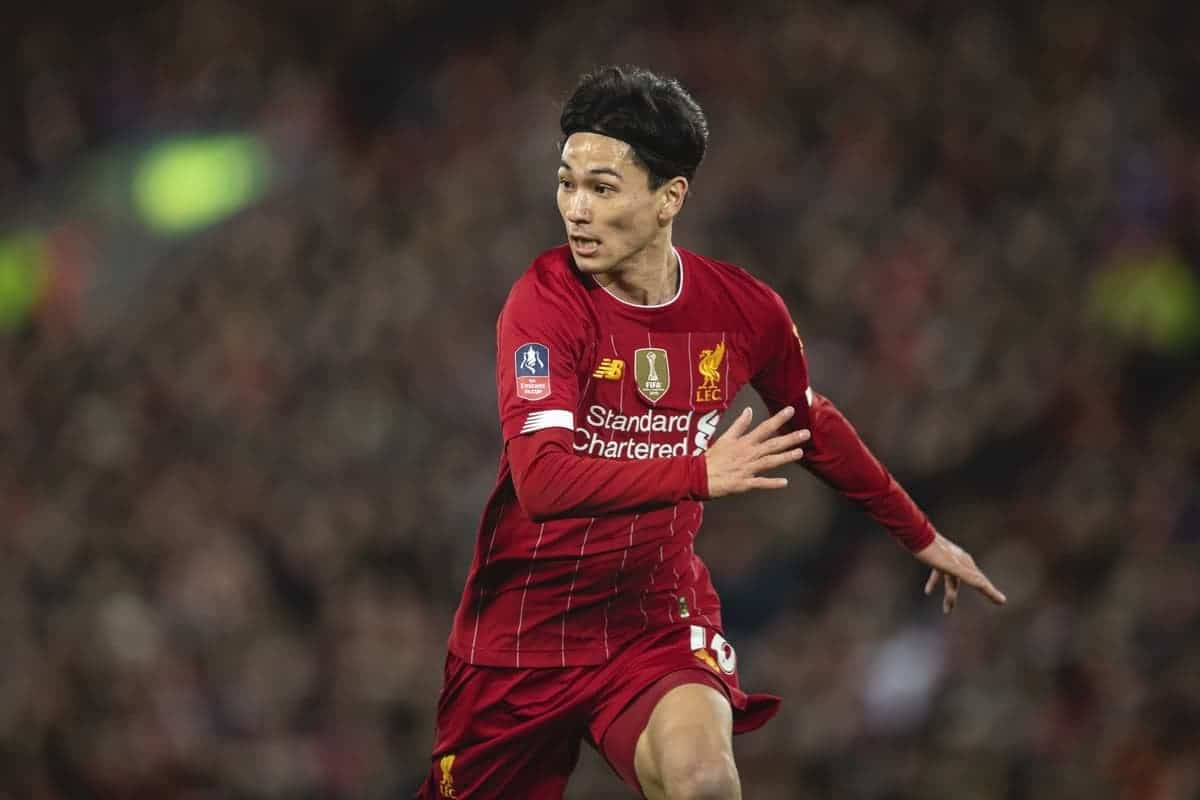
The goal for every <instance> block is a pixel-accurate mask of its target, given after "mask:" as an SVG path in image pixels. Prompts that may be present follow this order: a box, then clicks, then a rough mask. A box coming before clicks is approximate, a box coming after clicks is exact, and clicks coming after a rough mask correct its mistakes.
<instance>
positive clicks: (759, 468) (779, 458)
mask: <svg viewBox="0 0 1200 800" xmlns="http://www.w3.org/2000/svg"><path fill="white" fill-rule="evenodd" d="M803 457H804V451H803V450H801V449H800V448H799V447H797V448H796V449H795V450H788V451H787V452H784V453H776V454H775V455H771V456H763V457H762V458H760V459H759V460H758V461H755V462H754V466H753V470H754V471H755V472H769V471H770V470H773V469H775V468H776V467H782V466H783V465H784V464H791V463H792V462H794V461H799V460H800V459H801V458H803Z"/></svg>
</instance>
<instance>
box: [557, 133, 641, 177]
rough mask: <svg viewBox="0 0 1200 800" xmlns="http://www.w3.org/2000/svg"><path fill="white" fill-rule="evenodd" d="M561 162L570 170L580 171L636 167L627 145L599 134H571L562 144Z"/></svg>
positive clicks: (631, 149) (620, 169) (631, 152)
mask: <svg viewBox="0 0 1200 800" xmlns="http://www.w3.org/2000/svg"><path fill="white" fill-rule="evenodd" d="M562 160H563V161H565V162H566V163H567V164H568V165H569V166H570V167H571V169H575V170H582V171H588V170H592V169H597V168H600V167H608V168H615V169H617V170H619V171H624V170H627V169H631V168H636V167H637V163H636V162H635V161H634V153H633V148H632V147H630V146H629V144H628V143H626V142H623V141H621V140H620V139H614V138H612V137H611V136H604V135H602V134H599V133H573V134H571V136H570V137H569V138H568V139H567V141H566V142H565V143H564V144H563V151H562Z"/></svg>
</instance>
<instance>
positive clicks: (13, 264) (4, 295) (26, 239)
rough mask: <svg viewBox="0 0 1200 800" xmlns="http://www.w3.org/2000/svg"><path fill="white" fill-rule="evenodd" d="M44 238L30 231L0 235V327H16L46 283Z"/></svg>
mask: <svg viewBox="0 0 1200 800" xmlns="http://www.w3.org/2000/svg"><path fill="white" fill-rule="evenodd" d="M46 252H47V248H46V243H45V238H44V237H43V236H42V234H41V233H39V232H37V231H33V230H29V231H22V232H20V233H15V234H11V235H9V236H6V237H3V238H0V330H8V329H11V328H16V327H19V326H20V325H21V324H22V323H23V322H24V321H25V320H26V319H28V318H29V316H30V315H31V314H32V313H33V311H34V309H35V308H36V306H37V304H38V301H39V299H40V298H41V295H42V291H43V289H44V287H45V284H46V271H47V258H46Z"/></svg>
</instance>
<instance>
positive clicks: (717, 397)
mask: <svg viewBox="0 0 1200 800" xmlns="http://www.w3.org/2000/svg"><path fill="white" fill-rule="evenodd" d="M724 360H725V342H724V341H721V342H718V343H717V346H716V347H714V348H712V349H711V350H701V351H700V359H699V361H698V362H697V364H696V369H697V370H698V371H699V372H700V377H701V378H702V379H703V380H702V381H701V383H700V385H699V386H697V387H696V402H697V403H717V402H720V401H721V362H722V361H724Z"/></svg>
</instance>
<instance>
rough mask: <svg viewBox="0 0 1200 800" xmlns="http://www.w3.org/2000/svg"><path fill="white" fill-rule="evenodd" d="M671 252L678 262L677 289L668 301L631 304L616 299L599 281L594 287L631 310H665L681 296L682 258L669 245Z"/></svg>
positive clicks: (618, 298)
mask: <svg viewBox="0 0 1200 800" xmlns="http://www.w3.org/2000/svg"><path fill="white" fill-rule="evenodd" d="M671 252H672V253H674V254H675V260H676V261H678V262H679V288H678V289H676V290H675V295H674V297H672V298H671V299H670V300H667V301H665V302H662V303H657V304H655V305H642V304H641V303H631V302H629V301H628V300H622V299H621V298H620V297H617V295H616V294H614V293H613V292H612V291H611V290H609V288H608V287H607V286H605V285H604V284H602V283H600V281H596V285H597V286H599V287H600V288H601V289H603V290H604V291H605V292H607V293H608V296H609V297H611V298H612V299H613V300H616V301H617V302H618V303H620V304H621V305H625V306H630V307H631V308H666V307H667V306H669V305H671V304H672V303H674V302H675V301H676V300H678V299H679V298H680V296H681V295H682V294H683V256H681V255H679V251H678V250H676V249H675V246H674V245H671ZM592 280H595V278H593V279H592Z"/></svg>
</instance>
